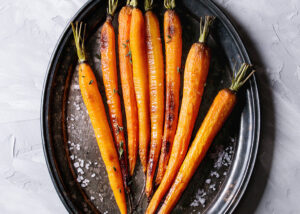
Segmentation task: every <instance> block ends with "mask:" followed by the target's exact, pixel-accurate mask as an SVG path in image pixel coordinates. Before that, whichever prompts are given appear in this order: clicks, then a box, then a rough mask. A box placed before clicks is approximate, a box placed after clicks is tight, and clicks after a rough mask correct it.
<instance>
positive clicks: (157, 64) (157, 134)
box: [145, 0, 164, 198]
mask: <svg viewBox="0 0 300 214" xmlns="http://www.w3.org/2000/svg"><path fill="white" fill-rule="evenodd" d="M145 5H146V6H145V10H146V13H145V23H146V44H147V58H148V70H149V94H150V119H151V143H150V152H149V161H148V165H147V180H146V188H145V192H146V195H147V196H148V198H149V197H150V196H151V194H152V191H153V177H154V173H155V170H156V166H157V163H158V159H159V154H160V149H161V143H162V136H163V123H164V59H163V52H162V44H161V38H160V30H159V22H158V19H157V16H156V15H155V14H154V13H153V12H152V11H151V6H152V5H151V1H149V0H146V1H145Z"/></svg>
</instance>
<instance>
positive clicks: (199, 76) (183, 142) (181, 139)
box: [147, 17, 212, 213]
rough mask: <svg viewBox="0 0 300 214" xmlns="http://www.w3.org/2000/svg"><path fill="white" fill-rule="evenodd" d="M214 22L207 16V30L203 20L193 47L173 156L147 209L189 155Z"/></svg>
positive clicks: (152, 209) (157, 200)
mask: <svg viewBox="0 0 300 214" xmlns="http://www.w3.org/2000/svg"><path fill="white" fill-rule="evenodd" d="M211 22H212V17H206V19H205V24H204V28H203V31H202V23H201V22H200V26H201V28H200V31H201V33H200V39H199V42H197V43H194V44H193V45H192V47H191V49H190V51H189V54H188V57H187V60H186V67H185V70H184V83H183V98H182V104H181V109H180V114H179V122H178V127H177V130H176V134H175V138H174V144H173V147H172V151H171V156H170V160H169V163H168V167H167V170H166V173H165V175H164V177H163V179H162V182H161V183H160V185H159V187H158V189H157V191H156V192H155V194H154V196H153V198H152V200H151V202H150V204H149V206H148V209H147V213H154V212H155V210H156V209H157V207H158V205H159V203H160V201H161V199H162V197H163V196H164V195H165V194H166V192H167V191H168V189H169V187H170V186H171V184H172V182H173V180H174V178H175V176H176V174H177V172H178V170H179V168H180V166H181V163H182V161H183V159H184V157H185V155H186V152H187V148H188V145H189V142H190V139H191V135H192V131H193V128H194V124H195V121H196V118H197V115H198V110H199V106H200V103H201V100H202V95H203V90H204V84H205V82H206V77H207V74H208V69H209V64H210V49H209V47H208V46H206V44H205V41H206V38H207V35H208V31H209V25H210V24H211Z"/></svg>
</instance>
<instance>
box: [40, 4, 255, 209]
mask: <svg viewBox="0 0 300 214" xmlns="http://www.w3.org/2000/svg"><path fill="white" fill-rule="evenodd" d="M106 2H107V1H106V0H105V1H104V0H99V1H89V2H88V3H86V4H85V5H84V6H83V7H82V8H81V9H80V10H79V12H78V13H77V14H76V15H75V16H74V18H73V19H72V21H84V22H86V23H87V24H88V26H87V39H86V41H87V43H86V46H87V53H88V59H89V63H90V64H91V66H92V68H93V70H94V72H95V75H96V77H97V80H98V86H99V89H100V92H101V94H102V96H103V98H104V101H106V100H105V93H104V87H103V83H102V73H101V68H100V58H99V32H100V28H101V25H102V24H103V22H104V21H105V16H106V7H107V5H106ZM154 2H155V3H156V2H158V1H154ZM160 2H162V1H160ZM162 8H163V5H162V4H161V3H158V5H156V7H155V9H154V10H155V12H156V13H157V14H158V16H159V19H160V20H161V23H162V15H163V9H162ZM176 8H177V9H176V10H177V12H178V14H179V16H180V19H181V22H182V27H183V60H182V61H183V66H184V62H185V59H186V56H187V53H188V51H189V48H190V46H191V45H192V43H193V42H195V41H197V40H198V37H199V17H200V16H204V15H214V16H216V17H217V19H216V21H215V24H214V27H213V29H212V32H211V36H210V38H209V46H210V47H211V49H212V61H211V66H210V71H209V75H208V79H207V85H206V88H205V92H204V97H203V101H202V104H201V107H200V109H199V115H198V119H197V122H196V125H195V128H194V132H193V137H192V139H193V138H194V136H195V133H196V131H197V130H198V128H199V126H200V124H201V121H202V120H203V118H204V116H205V114H206V113H207V110H208V108H209V106H210V104H211V102H212V100H213V98H214V97H215V95H216V94H217V92H218V90H220V89H222V88H224V87H228V86H229V84H230V79H231V72H232V70H235V68H236V69H237V68H238V67H239V65H240V64H241V62H248V63H250V60H249V57H248V54H247V52H246V49H245V47H244V45H243V43H242V41H241V39H240V38H239V36H238V34H237V32H236V30H235V29H234V27H233V26H232V24H231V23H230V21H229V20H228V18H227V17H226V16H225V15H224V14H223V13H222V12H221V11H220V10H219V9H218V8H217V7H216V5H215V4H214V3H212V2H211V1H209V0H203V1H197V0H183V1H177V7H176ZM117 15H118V14H117ZM117 15H116V17H115V19H114V25H115V27H116V28H115V29H116V31H117ZM75 53H76V52H75V49H74V42H73V35H72V31H71V28H70V26H67V28H66V29H65V31H64V32H63V34H62V36H61V38H60V39H59V42H58V44H57V46H56V49H55V51H54V53H53V55H52V58H51V61H50V64H49V67H48V72H47V75H46V79H45V83H44V90H43V98H42V105H41V127H42V139H43V144H44V152H45V156H46V160H47V164H48V168H49V171H50V175H51V177H52V181H53V183H54V185H55V188H56V190H57V193H58V194H59V196H60V198H61V200H62V202H63V203H64V205H65V207H66V208H67V210H68V211H69V212H71V213H94V212H95V213H97V212H100V213H118V208H117V206H116V203H115V201H114V198H113V195H112V192H111V190H110V186H109V184H108V179H107V175H106V171H105V168H104V165H103V162H102V159H101V156H100V152H99V149H98V147H97V144H96V140H95V137H94V133H93V129H92V127H91V124H90V121H89V118H88V115H87V112H86V109H85V106H84V104H83V101H82V98H81V95H80V90H79V86H78V74H77V70H76V65H77V58H76V55H75ZM182 79H183V74H182ZM124 115H125V114H123V116H124ZM124 120H125V118H124ZM125 130H126V129H125ZM259 131H260V110H259V98H258V92H257V86H256V81H255V77H254V76H253V77H252V78H251V79H250V81H249V82H248V83H247V84H246V85H245V86H244V87H243V89H242V90H241V91H240V92H239V94H238V105H237V106H236V107H235V110H234V111H233V113H232V115H231V116H230V118H229V119H228V121H227V122H226V124H225V126H224V127H223V128H222V130H221V132H220V133H219V134H218V136H217V137H216V139H215V140H214V142H213V144H212V146H211V148H210V149H209V151H208V154H207V155H206V157H205V159H204V160H203V162H202V163H201V165H200V167H199V169H198V170H197V172H196V174H195V175H194V177H193V179H192V181H191V182H190V184H189V185H188V187H187V189H186V191H185V192H184V194H183V196H182V197H181V199H180V201H179V203H178V204H177V206H176V207H175V209H174V211H173V212H174V213H231V212H232V211H233V210H234V208H235V207H236V205H237V204H238V202H239V200H240V198H241V197H242V195H243V193H244V191H245V189H246V186H247V184H248V181H249V178H250V176H251V172H252V169H253V166H254V163H255V158H256V152H257V148H258V143H259ZM143 179H144V178H143V173H142V171H141V166H140V165H139V164H138V166H137V170H136V172H135V174H134V180H133V188H134V190H133V192H134V194H135V196H137V195H138V194H139V193H140V191H141V189H142V184H143ZM135 198H137V197H135ZM135 200H136V199H135ZM146 206H147V201H146V200H144V201H143V203H142V206H141V207H140V208H139V209H138V210H137V212H138V213H143V211H144V210H145V208H146Z"/></svg>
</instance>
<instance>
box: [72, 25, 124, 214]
mask: <svg viewBox="0 0 300 214" xmlns="http://www.w3.org/2000/svg"><path fill="white" fill-rule="evenodd" d="M72 29H73V34H74V38H75V44H76V49H77V55H78V59H79V68H78V70H79V74H78V76H79V87H80V91H81V95H82V98H83V101H84V104H85V106H86V108H87V111H88V114H89V116H90V120H91V123H92V126H93V129H94V133H95V136H96V140H97V143H98V146H99V149H100V153H101V156H102V159H103V161H104V164H105V167H106V171H107V174H108V179H109V183H110V186H111V189H112V191H113V193H114V196H115V200H116V202H117V205H118V207H119V209H120V212H121V213H123V214H126V213H127V207H126V199H125V192H124V186H123V179H122V173H121V167H120V165H119V156H118V153H117V151H116V148H115V145H114V141H113V137H112V134H111V131H110V127H109V124H108V121H107V117H106V113H105V108H104V105H103V102H102V98H101V95H100V92H99V90H98V86H97V80H96V78H95V75H94V73H93V71H92V69H91V67H90V66H89V64H88V63H87V62H86V55H85V50H84V38H83V37H84V33H83V37H82V36H81V30H82V23H80V25H79V29H78V23H76V25H75V26H74V25H73V24H72ZM84 31H85V27H84Z"/></svg>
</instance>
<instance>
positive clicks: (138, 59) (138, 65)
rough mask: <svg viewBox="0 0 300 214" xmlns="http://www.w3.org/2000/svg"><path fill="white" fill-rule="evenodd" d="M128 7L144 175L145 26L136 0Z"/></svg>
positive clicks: (146, 120)
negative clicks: (130, 7)
mask: <svg viewBox="0 0 300 214" xmlns="http://www.w3.org/2000/svg"><path fill="white" fill-rule="evenodd" d="M130 5H131V6H132V7H133V9H132V13H131V14H132V15H131V23H130V52H129V53H128V55H131V57H132V69H133V83H134V89H135V95H136V101H137V108H138V120H139V156H140V160H141V163H142V166H143V171H144V173H146V170H147V161H148V147H149V141H150V116H149V84H148V65H147V55H146V43H145V25H144V17H143V14H142V11H141V10H140V9H138V8H137V0H132V1H131V2H130Z"/></svg>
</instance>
